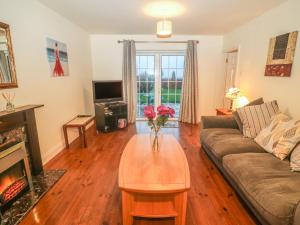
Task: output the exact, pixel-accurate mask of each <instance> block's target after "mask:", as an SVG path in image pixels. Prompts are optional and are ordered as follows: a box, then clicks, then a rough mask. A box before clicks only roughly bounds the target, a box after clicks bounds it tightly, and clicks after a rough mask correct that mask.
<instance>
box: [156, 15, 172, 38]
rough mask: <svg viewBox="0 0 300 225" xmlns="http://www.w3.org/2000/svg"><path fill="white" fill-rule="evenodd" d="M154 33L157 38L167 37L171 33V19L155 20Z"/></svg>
mask: <svg viewBox="0 0 300 225" xmlns="http://www.w3.org/2000/svg"><path fill="white" fill-rule="evenodd" d="M156 35H157V37H159V38H168V37H171V35H172V21H171V20H166V19H163V20H160V21H158V22H157V30H156Z"/></svg>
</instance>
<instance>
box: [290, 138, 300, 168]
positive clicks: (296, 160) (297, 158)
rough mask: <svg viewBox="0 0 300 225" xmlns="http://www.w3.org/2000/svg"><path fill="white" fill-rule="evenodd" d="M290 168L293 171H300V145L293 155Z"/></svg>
mask: <svg viewBox="0 0 300 225" xmlns="http://www.w3.org/2000/svg"><path fill="white" fill-rule="evenodd" d="M290 167H291V170H292V171H300V144H298V145H297V146H296V148H295V149H294V150H293V152H292V154H291V161H290Z"/></svg>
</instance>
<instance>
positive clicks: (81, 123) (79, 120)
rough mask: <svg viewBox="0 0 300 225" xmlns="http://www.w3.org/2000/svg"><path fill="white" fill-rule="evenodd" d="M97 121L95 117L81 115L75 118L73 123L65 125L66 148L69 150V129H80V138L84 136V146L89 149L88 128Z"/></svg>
mask: <svg viewBox="0 0 300 225" xmlns="http://www.w3.org/2000/svg"><path fill="white" fill-rule="evenodd" d="M94 120H95V117H94V116H90V115H79V116H76V117H75V118H73V119H72V120H71V121H69V122H68V123H66V124H64V125H63V130H64V136H65V142H66V148H69V147H70V146H69V140H68V131H67V129H68V128H78V132H79V138H80V137H81V136H83V144H84V147H85V148H86V147H87V141H86V133H85V130H86V126H87V125H89V124H90V123H91V122H92V121H94Z"/></svg>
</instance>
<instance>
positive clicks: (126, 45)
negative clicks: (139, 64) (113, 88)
mask: <svg viewBox="0 0 300 225" xmlns="http://www.w3.org/2000/svg"><path fill="white" fill-rule="evenodd" d="M135 60H136V49H135V43H134V41H132V40H124V42H123V96H124V100H125V101H126V102H127V106H128V123H134V122H135V119H136V62H135Z"/></svg>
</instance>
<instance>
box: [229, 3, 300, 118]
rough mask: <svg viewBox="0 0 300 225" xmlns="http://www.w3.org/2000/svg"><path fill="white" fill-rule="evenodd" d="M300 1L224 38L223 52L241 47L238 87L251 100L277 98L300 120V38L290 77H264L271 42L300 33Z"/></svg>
mask: <svg viewBox="0 0 300 225" xmlns="http://www.w3.org/2000/svg"><path fill="white" fill-rule="evenodd" d="M299 12H300V1H299V0H289V1H287V2H286V3H283V4H281V5H279V6H278V7H276V8H273V9H272V10H270V11H268V12H266V13H265V14H263V15H262V16H260V17H257V18H256V19H254V20H253V21H251V22H249V23H248V24H246V25H244V26H242V27H240V28H238V29H236V30H234V31H233V32H231V33H229V34H227V35H225V37H224V50H227V49H232V48H236V47H240V54H239V63H238V71H239V72H238V76H237V86H238V87H240V88H241V89H242V90H243V91H244V92H245V93H246V94H247V95H248V96H249V97H250V98H251V99H254V98H257V97H260V96H262V97H264V98H265V99H266V100H272V99H276V100H278V103H279V105H280V106H281V109H282V110H283V111H287V112H289V113H290V114H291V115H292V116H293V117H295V118H300V103H299V87H300V86H299V85H300V35H299V36H298V43H297V47H296V54H295V59H294V64H293V68H292V75H291V77H289V78H281V77H265V76H264V70H265V65H266V61H267V53H268V45H269V39H270V38H271V37H274V36H277V35H280V34H284V33H288V32H291V31H295V30H298V31H300V13H299Z"/></svg>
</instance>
